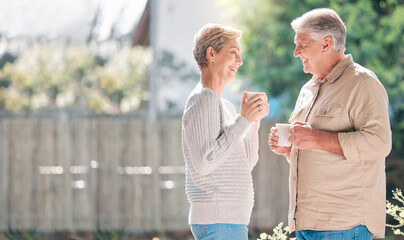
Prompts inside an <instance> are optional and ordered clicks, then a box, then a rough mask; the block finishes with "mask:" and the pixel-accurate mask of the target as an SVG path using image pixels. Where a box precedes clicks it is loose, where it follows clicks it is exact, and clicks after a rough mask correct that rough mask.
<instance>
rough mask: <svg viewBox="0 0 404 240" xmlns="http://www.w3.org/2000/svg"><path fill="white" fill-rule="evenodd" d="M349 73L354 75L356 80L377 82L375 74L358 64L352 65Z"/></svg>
mask: <svg viewBox="0 0 404 240" xmlns="http://www.w3.org/2000/svg"><path fill="white" fill-rule="evenodd" d="M351 71H353V72H354V73H355V75H356V76H357V77H358V79H368V80H377V81H378V78H377V76H376V74H375V73H374V72H373V71H372V70H370V69H368V68H366V67H364V66H362V65H360V64H359V63H354V64H353V65H352V69H351Z"/></svg>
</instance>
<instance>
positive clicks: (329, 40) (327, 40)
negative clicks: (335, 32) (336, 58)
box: [321, 36, 333, 53]
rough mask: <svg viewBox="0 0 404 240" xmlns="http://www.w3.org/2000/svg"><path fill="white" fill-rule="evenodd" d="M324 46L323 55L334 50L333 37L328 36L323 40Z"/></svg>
mask: <svg viewBox="0 0 404 240" xmlns="http://www.w3.org/2000/svg"><path fill="white" fill-rule="evenodd" d="M321 44H322V46H323V53H326V52H328V50H331V49H332V44H333V42H332V37H330V36H327V37H325V38H324V39H323V41H322V42H321Z"/></svg>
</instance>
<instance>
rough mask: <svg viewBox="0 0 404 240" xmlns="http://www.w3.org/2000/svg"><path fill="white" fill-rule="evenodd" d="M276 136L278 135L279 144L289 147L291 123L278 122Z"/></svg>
mask: <svg viewBox="0 0 404 240" xmlns="http://www.w3.org/2000/svg"><path fill="white" fill-rule="evenodd" d="M275 127H276V136H278V146H283V147H289V146H290V145H291V143H290V142H289V128H290V124H287V123H276V124H275Z"/></svg>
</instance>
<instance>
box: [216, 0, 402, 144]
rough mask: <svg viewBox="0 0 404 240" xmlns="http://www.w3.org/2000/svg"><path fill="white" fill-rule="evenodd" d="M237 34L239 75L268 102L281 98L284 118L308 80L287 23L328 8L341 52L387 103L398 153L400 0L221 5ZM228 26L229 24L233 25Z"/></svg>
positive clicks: (234, 1) (266, 0) (229, 1)
mask: <svg viewBox="0 0 404 240" xmlns="http://www.w3.org/2000/svg"><path fill="white" fill-rule="evenodd" d="M222 2H223V3H224V4H226V6H232V7H229V8H228V10H229V13H230V15H231V17H232V18H233V19H234V21H236V22H237V24H236V27H238V28H240V29H241V30H242V31H243V37H242V46H243V60H244V65H243V66H242V67H241V68H240V69H239V72H240V73H241V74H243V75H245V76H247V77H248V78H250V79H252V81H253V82H254V83H255V84H257V85H258V86H260V87H261V88H262V90H264V91H266V92H267V93H268V94H269V96H270V97H278V96H284V95H286V96H287V101H286V102H284V103H283V104H284V105H285V106H284V107H285V108H284V109H285V113H284V114H285V116H288V115H289V114H290V112H291V110H292V108H293V106H294V103H295V101H296V98H297V95H298V93H299V90H300V88H301V87H302V85H303V84H304V83H305V82H307V80H309V79H310V78H311V75H308V74H305V73H304V72H303V70H302V64H301V62H300V60H299V59H297V58H295V57H294V56H293V51H294V48H295V45H294V42H293V40H294V31H293V29H292V28H291V27H290V22H291V21H292V20H293V19H294V18H296V17H299V16H301V15H302V14H303V13H305V12H307V11H309V10H311V9H314V8H321V7H330V8H333V9H334V10H335V11H336V12H338V14H339V15H340V16H341V18H342V20H343V21H344V22H345V24H346V27H347V44H346V48H347V50H346V53H349V54H352V56H353V58H354V61H355V62H357V63H359V64H361V65H363V66H365V67H367V68H369V69H371V70H372V71H374V72H375V73H376V75H377V76H378V78H379V79H380V81H381V82H382V83H383V85H384V86H385V88H386V90H387V92H388V95H389V100H390V112H391V125H392V129H393V147H394V148H395V150H399V149H404V148H403V144H404V143H403V142H402V139H403V138H404V101H403V100H404V35H403V34H402V33H403V32H404V1H403V0H373V1H369V0H330V1H329V0H303V1H302V0H222ZM234 21H233V22H234Z"/></svg>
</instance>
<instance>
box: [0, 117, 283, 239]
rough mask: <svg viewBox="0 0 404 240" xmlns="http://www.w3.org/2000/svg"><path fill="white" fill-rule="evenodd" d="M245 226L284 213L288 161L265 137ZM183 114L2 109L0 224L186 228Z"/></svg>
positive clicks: (274, 220) (265, 127)
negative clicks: (155, 117)
mask: <svg viewBox="0 0 404 240" xmlns="http://www.w3.org/2000/svg"><path fill="white" fill-rule="evenodd" d="M272 125H273V123H271V122H262V124H261V130H260V161H259V163H258V165H257V166H256V167H255V170H254V171H253V176H254V188H255V206H254V210H253V214H252V218H251V223H250V227H252V228H254V227H257V228H268V227H273V226H275V225H277V224H278V223H279V222H281V221H283V222H285V221H286V217H287V208H288V171H289V170H288V169H289V167H288V164H287V162H286V161H285V159H284V158H283V157H279V156H276V155H274V154H272V153H271V152H270V150H269V148H268V146H267V143H266V142H267V134H268V133H269V129H270V127H271V126H272ZM184 185H185V182H184V159H183V156H182V149H181V119H180V118H166V119H161V120H159V121H158V122H156V123H148V122H146V121H145V120H141V119H137V118H134V117H99V116H97V117H94V116H65V115H63V116H48V117H35V116H29V117H21V116H12V117H10V116H9V117H4V116H3V117H0V231H4V230H10V229H15V230H24V229H36V230H40V231H66V230H67V231H82V230H83V231H94V230H97V229H102V230H116V229H119V230H125V231H131V232H143V231H175V230H185V229H188V224H187V220H188V208H189V205H188V202H187V200H186V195H185V190H184Z"/></svg>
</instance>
